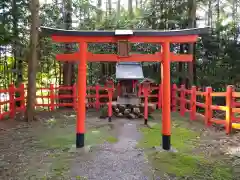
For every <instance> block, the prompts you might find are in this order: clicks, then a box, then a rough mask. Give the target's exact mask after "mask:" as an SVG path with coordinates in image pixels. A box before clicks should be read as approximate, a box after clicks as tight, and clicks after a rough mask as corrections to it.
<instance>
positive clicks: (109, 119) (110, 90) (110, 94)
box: [108, 87, 113, 122]
mask: <svg viewBox="0 0 240 180" xmlns="http://www.w3.org/2000/svg"><path fill="white" fill-rule="evenodd" d="M112 96H113V88H112V87H108V122H111V121H112Z"/></svg>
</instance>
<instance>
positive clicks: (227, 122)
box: [172, 84, 240, 134]
mask: <svg viewBox="0 0 240 180" xmlns="http://www.w3.org/2000/svg"><path fill="white" fill-rule="evenodd" d="M179 94H180V96H179ZM187 96H188V97H187ZM189 96H190V97H189ZM199 96H201V97H203V98H204V102H198V101H197V98H198V97H199ZM213 97H225V102H226V105H225V106H220V105H214V104H213V101H212V99H213ZM238 97H240V92H234V87H233V86H227V90H226V92H213V91H212V88H211V87H207V88H206V90H205V92H201V91H197V88H196V87H195V86H193V87H192V88H191V89H186V88H185V85H181V87H177V86H176V85H175V84H174V85H173V87H172V107H173V108H172V111H179V112H180V115H181V116H184V115H185V113H186V112H189V118H190V120H196V119H197V115H199V116H201V117H203V119H204V123H205V125H206V126H211V125H212V124H213V123H214V124H221V125H224V126H225V131H226V133H227V134H229V133H230V132H231V130H232V129H233V128H234V129H240V117H236V113H239V114H240V103H239V102H236V98H238ZM187 106H188V107H189V108H187ZM197 108H203V109H204V113H203V114H201V113H198V112H197ZM214 110H217V111H223V112H225V115H224V119H220V118H215V117H213V111H214Z"/></svg>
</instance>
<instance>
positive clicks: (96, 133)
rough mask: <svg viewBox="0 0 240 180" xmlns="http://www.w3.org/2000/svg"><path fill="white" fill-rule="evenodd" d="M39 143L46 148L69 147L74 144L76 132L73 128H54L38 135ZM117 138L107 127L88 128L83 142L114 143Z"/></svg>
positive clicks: (91, 143)
mask: <svg viewBox="0 0 240 180" xmlns="http://www.w3.org/2000/svg"><path fill="white" fill-rule="evenodd" d="M40 138H41V139H40V145H42V146H44V147H46V148H49V149H50V148H51V149H52V148H53V149H59V148H60V149H65V148H70V147H71V146H72V145H73V144H75V141H76V140H75V139H76V134H75V131H74V129H72V130H64V129H63V131H61V130H59V129H58V130H56V131H54V130H53V131H51V133H47V134H44V135H42V136H41V137H40ZM117 141H118V139H117V138H116V137H114V136H112V135H110V133H109V132H108V129H107V127H101V128H97V129H89V130H87V132H86V134H85V144H86V145H94V144H101V143H104V142H109V143H115V142H117Z"/></svg>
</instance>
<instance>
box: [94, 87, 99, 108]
mask: <svg viewBox="0 0 240 180" xmlns="http://www.w3.org/2000/svg"><path fill="white" fill-rule="evenodd" d="M95 89H96V102H95V107H96V109H97V110H99V109H100V101H99V89H100V87H99V84H96V88H95Z"/></svg>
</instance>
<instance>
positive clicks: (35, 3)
mask: <svg viewBox="0 0 240 180" xmlns="http://www.w3.org/2000/svg"><path fill="white" fill-rule="evenodd" d="M30 11H31V22H32V24H31V34H30V51H29V57H28V87H27V90H28V91H27V92H28V93H27V111H26V118H27V121H33V120H34V114H35V101H36V74H37V65H38V59H37V58H38V57H37V54H38V53H37V49H38V36H39V34H38V33H39V31H38V28H39V0H32V1H30Z"/></svg>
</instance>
